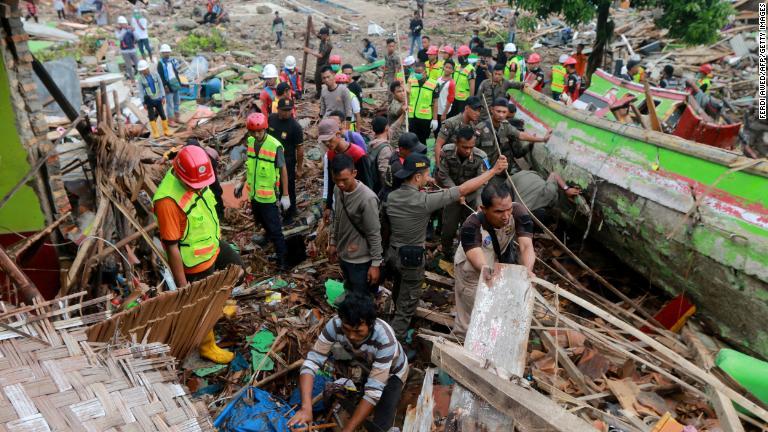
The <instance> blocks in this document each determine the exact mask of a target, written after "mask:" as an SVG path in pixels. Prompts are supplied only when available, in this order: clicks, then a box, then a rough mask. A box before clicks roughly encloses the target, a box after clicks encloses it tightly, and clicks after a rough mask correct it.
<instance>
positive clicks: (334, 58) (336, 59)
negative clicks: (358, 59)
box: [328, 54, 341, 65]
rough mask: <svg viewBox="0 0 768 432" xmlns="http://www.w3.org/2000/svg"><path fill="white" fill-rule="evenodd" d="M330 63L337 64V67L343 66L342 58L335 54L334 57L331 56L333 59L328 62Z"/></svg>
mask: <svg viewBox="0 0 768 432" xmlns="http://www.w3.org/2000/svg"><path fill="white" fill-rule="evenodd" d="M328 63H329V64H337V65H340V64H341V56H340V55H338V54H334V55H332V56H331V58H330V59H329V60H328Z"/></svg>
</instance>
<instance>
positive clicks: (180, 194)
mask: <svg viewBox="0 0 768 432" xmlns="http://www.w3.org/2000/svg"><path fill="white" fill-rule="evenodd" d="M215 179H216V177H215V174H214V172H213V166H212V165H211V160H210V158H209V157H208V154H206V153H205V150H203V149H202V148H201V147H197V146H191V145H188V146H185V147H184V148H182V149H181V151H179V153H178V154H177V155H176V157H175V158H174V159H173V167H172V168H171V169H170V170H168V172H167V173H166V175H165V177H164V178H163V181H162V182H160V185H159V186H158V187H157V191H156V192H155V196H154V197H153V198H152V201H153V203H154V210H155V217H157V225H158V230H159V231H160V239H161V240H162V242H163V247H164V248H165V252H166V254H167V256H168V264H169V266H170V267H171V273H172V274H173V279H174V281H175V282H176V285H177V286H179V287H184V286H187V285H188V284H189V283H190V282H194V281H196V280H200V279H203V278H205V277H207V276H209V275H211V274H213V273H214V272H215V271H217V270H221V269H225V268H227V267H228V266H230V265H232V264H234V265H239V266H240V267H243V261H242V259H241V258H240V255H239V254H238V253H237V252H235V251H234V250H233V249H232V247H231V246H230V245H229V244H228V243H226V242H223V241H222V240H221V227H220V225H219V216H218V215H217V214H216V197H215V196H214V195H213V192H211V190H210V188H209V186H210V185H211V184H212V183H213V182H214V181H215ZM200 355H201V356H202V357H204V358H207V359H209V360H211V361H214V362H216V363H229V362H230V361H232V359H233V358H234V354H232V353H231V352H229V351H226V350H223V349H221V348H219V347H218V346H216V340H215V338H214V335H213V330H211V331H210V332H209V333H208V334H207V335H206V337H205V339H203V342H202V343H201V344H200Z"/></svg>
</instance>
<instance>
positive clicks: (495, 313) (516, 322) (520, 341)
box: [451, 264, 534, 430]
mask: <svg viewBox="0 0 768 432" xmlns="http://www.w3.org/2000/svg"><path fill="white" fill-rule="evenodd" d="M533 292H534V290H533V289H532V287H531V282H530V280H529V279H528V270H526V268H525V267H523V266H519V265H512V264H496V265H495V266H494V267H493V269H491V267H487V266H486V267H483V269H482V271H481V272H480V278H479V279H478V285H477V290H476V294H475V304H474V308H473V309H472V318H471V320H470V322H469V328H468V329H467V336H466V338H465V340H464V348H465V349H466V350H467V351H469V352H471V353H472V354H473V355H476V356H477V357H478V358H481V359H483V360H485V361H488V362H491V363H493V364H494V365H495V366H497V367H498V368H500V369H501V370H503V371H505V373H506V374H508V376H507V378H509V377H512V376H515V377H521V376H523V374H524V372H525V360H526V358H527V357H528V349H527V347H528V334H529V332H530V329H531V317H532V316H533ZM484 405H485V403H482V401H480V400H477V398H476V396H475V395H473V394H472V393H471V392H469V391H467V389H465V388H462V387H461V386H457V387H456V388H455V389H454V390H453V395H452V396H451V409H456V408H459V409H461V410H462V411H463V412H464V413H466V416H464V417H463V418H467V419H477V418H482V421H483V423H484V426H486V427H487V428H488V429H489V430H512V428H513V427H514V425H515V423H516V419H515V418H510V417H508V416H504V415H503V414H502V413H501V412H500V411H496V410H495V409H493V408H492V407H488V406H484ZM460 421H462V420H461V419H460Z"/></svg>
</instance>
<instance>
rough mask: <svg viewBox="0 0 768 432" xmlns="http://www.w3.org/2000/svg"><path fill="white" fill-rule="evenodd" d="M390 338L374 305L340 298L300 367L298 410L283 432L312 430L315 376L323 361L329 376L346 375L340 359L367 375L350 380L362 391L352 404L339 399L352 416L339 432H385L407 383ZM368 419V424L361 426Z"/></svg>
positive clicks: (357, 297)
mask: <svg viewBox="0 0 768 432" xmlns="http://www.w3.org/2000/svg"><path fill="white" fill-rule="evenodd" d="M393 333H394V332H393V331H392V327H390V326H389V324H387V323H386V322H385V321H384V320H382V319H379V318H376V304H375V302H374V300H373V298H371V296H369V295H362V294H352V295H348V296H346V297H345V298H344V300H343V301H342V302H341V303H340V304H339V306H338V314H337V315H334V316H333V317H331V319H330V320H329V321H328V323H327V324H326V325H325V327H324V328H323V330H322V331H321V332H320V335H319V336H318V337H317V341H316V342H315V344H314V346H313V347H312V350H310V351H309V353H307V357H306V359H305V360H304V364H303V365H302V366H301V371H300V372H299V393H300V395H301V408H300V409H299V410H298V411H296V414H294V416H293V417H292V418H291V419H290V420H289V421H288V428H289V429H286V430H296V429H293V428H297V427H303V428H305V429H304V430H309V429H312V428H311V427H310V425H311V424H312V420H313V415H312V411H313V409H314V408H313V404H312V389H313V387H314V380H315V375H316V374H317V373H318V372H320V371H321V370H322V369H323V366H324V365H325V362H326V361H328V360H330V361H332V362H333V363H334V366H333V369H334V370H346V369H348V367H345V366H346V364H347V363H348V362H346V361H343V360H339V359H340V358H349V359H352V361H354V362H355V363H357V364H361V366H360V369H362V370H365V371H370V372H369V373H367V375H363V376H360V379H359V380H355V381H356V388H362V391H360V392H356V394H354V395H353V398H347V397H346V396H345V398H344V399H345V400H344V402H343V403H344V404H349V411H350V412H353V411H354V413H353V414H352V417H350V418H349V419H348V420H347V421H346V422H345V425H344V426H345V428H344V429H342V430H343V431H344V432H349V431H355V430H360V427H361V426H364V427H365V429H366V430H367V431H369V432H382V431H389V430H391V429H392V425H393V424H394V421H395V414H396V413H397V406H398V403H399V401H400V394H401V393H402V391H403V387H404V385H405V384H404V383H405V382H406V380H407V378H408V357H407V356H406V355H405V352H404V351H403V347H402V346H401V345H400V343H399V342H398V341H397V339H395V337H394V334H393ZM337 347H338V348H337ZM338 353H341V354H342V355H338ZM332 354H333V355H332ZM344 376H351V374H345V375H344ZM350 399H351V400H350ZM357 399H359V402H357V405H356V406H355V405H353V404H354V403H355V402H356V400H357ZM371 414H373V421H370V420H367V418H368V417H369V416H370V415H371ZM298 430H302V429H298Z"/></svg>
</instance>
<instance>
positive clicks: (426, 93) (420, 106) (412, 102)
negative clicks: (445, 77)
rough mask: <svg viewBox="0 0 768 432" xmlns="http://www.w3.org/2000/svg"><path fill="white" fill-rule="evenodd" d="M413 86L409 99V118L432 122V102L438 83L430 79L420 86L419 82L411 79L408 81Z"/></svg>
mask: <svg viewBox="0 0 768 432" xmlns="http://www.w3.org/2000/svg"><path fill="white" fill-rule="evenodd" d="M408 84H409V85H410V86H411V94H410V95H409V99H408V118H414V117H415V118H417V119H422V120H432V101H433V95H434V93H435V89H437V81H433V80H431V79H428V80H426V81H424V84H419V80H417V79H416V78H414V77H411V78H410V79H409V80H408Z"/></svg>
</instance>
